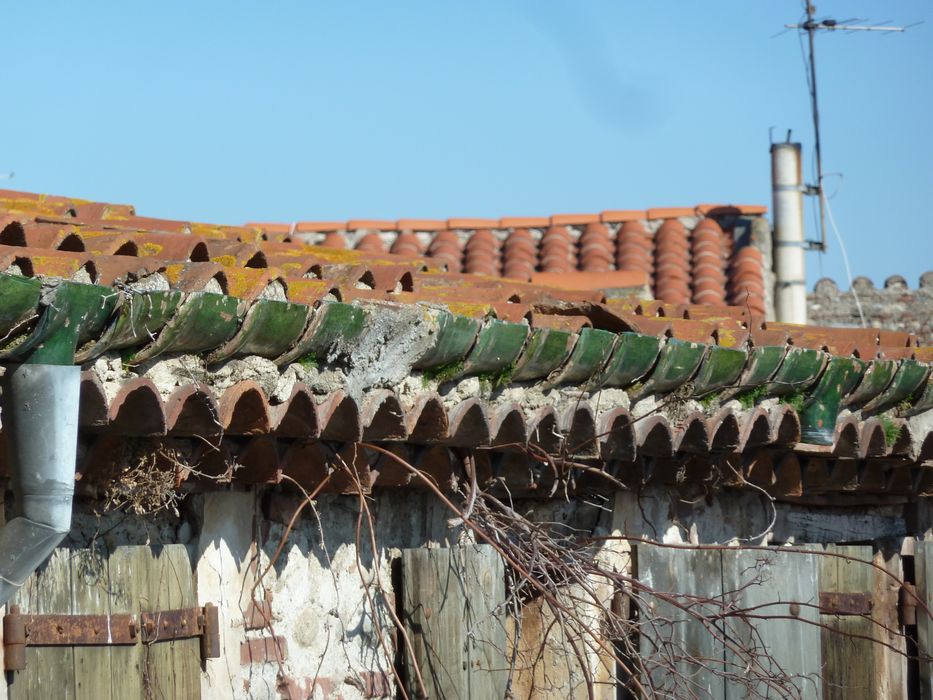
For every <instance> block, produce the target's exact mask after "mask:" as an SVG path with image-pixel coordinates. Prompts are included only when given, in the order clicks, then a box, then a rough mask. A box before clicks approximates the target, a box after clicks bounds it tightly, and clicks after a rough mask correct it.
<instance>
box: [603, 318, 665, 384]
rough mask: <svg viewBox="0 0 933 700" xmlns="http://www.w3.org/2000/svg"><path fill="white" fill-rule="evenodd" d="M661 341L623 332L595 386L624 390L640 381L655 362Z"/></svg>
mask: <svg viewBox="0 0 933 700" xmlns="http://www.w3.org/2000/svg"><path fill="white" fill-rule="evenodd" d="M661 343H662V340H661V339H660V338H658V337H656V336H653V335H643V334H641V333H632V332H631V331H623V332H622V333H619V334H618V338H617V341H616V345H615V349H614V351H613V354H612V357H611V358H610V359H609V362H608V363H607V364H606V367H605V369H604V370H603V372H602V374H601V375H600V378H599V379H598V380H597V381H596V386H608V387H618V388H620V389H625V388H627V387H629V386H631V385H632V384H634V383H635V382H637V381H640V380H641V379H642V378H643V377H644V376H645V375H646V374H648V372H650V371H651V368H652V367H654V364H655V362H657V359H658V355H659V354H660V352H661Z"/></svg>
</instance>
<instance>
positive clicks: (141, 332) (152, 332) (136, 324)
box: [75, 290, 184, 362]
mask: <svg viewBox="0 0 933 700" xmlns="http://www.w3.org/2000/svg"><path fill="white" fill-rule="evenodd" d="M183 298H184V294H182V293H181V292H177V291H174V290H166V291H149V292H145V293H140V294H126V295H124V296H123V298H122V300H121V302H120V304H119V306H118V307H117V313H116V318H115V319H114V320H113V321H112V322H111V323H110V325H108V326H107V328H106V329H105V330H104V332H103V333H102V334H101V336H100V338H99V339H98V340H96V341H94V342H91V343H88V345H87V346H86V347H84V348H81V349H79V351H78V352H77V353H76V354H75V361H77V362H86V361H87V360H92V359H94V358H95V357H99V356H100V355H102V354H104V353H105V352H107V351H109V350H122V349H124V348H130V347H133V346H137V345H143V344H146V343H149V342H151V341H152V339H153V338H155V337H156V336H157V335H158V334H159V332H160V331H161V330H162V329H163V328H164V327H165V325H166V324H167V323H168V322H169V321H170V320H171V319H172V317H173V316H174V314H175V311H176V310H177V309H178V306H179V305H180V304H181V302H182V299H183Z"/></svg>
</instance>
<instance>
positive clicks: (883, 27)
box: [784, 0, 919, 253]
mask: <svg viewBox="0 0 933 700" xmlns="http://www.w3.org/2000/svg"><path fill="white" fill-rule="evenodd" d="M805 2H806V6H807V18H806V20H805V21H803V22H801V23H799V24H785V25H784V28H785V29H798V30H800V31H803V32H806V33H807V40H808V42H809V45H810V57H809V60H808V61H807V63H808V66H807V67H808V75H807V82H808V83H809V91H810V111H811V112H812V114H813V141H814V152H815V160H816V184H815V185H807V186H806V189H805V191H804V193H805V194H808V195H811V196H814V195H815V196H816V197H817V198H818V200H819V211H820V240H818V241H808V243H809V244H810V250H817V251H819V252H821V253H825V252H826V204H825V201H824V189H823V153H822V150H821V147H820V110H819V104H818V102H817V97H816V58H815V52H814V41H813V37H814V36H815V35H816V33H817V32H904V31H906V30H907V29H909V28H910V27H913V26H916V25H914V24H911V25H908V26H906V27H891V26H888V24H889V23H888V22H883V23H882V24H875V25H869V24H853V22H862V21H864V20H861V19H858V18H854V17H853V18H852V19H846V20H842V21H838V20H835V19H831V18H828V17H827V18H825V19H816V18H815V17H814V16H813V15H814V14H815V13H816V7H815V6H814V5H813V3H812V2H810V1H809V0H805ZM917 24H919V22H918V23H917Z"/></svg>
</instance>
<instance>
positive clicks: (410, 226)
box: [395, 219, 447, 231]
mask: <svg viewBox="0 0 933 700" xmlns="http://www.w3.org/2000/svg"><path fill="white" fill-rule="evenodd" d="M395 228H396V229H398V230H399V231H404V230H411V231H443V230H444V229H446V228H447V222H446V221H440V220H438V219H399V220H398V221H396V222H395Z"/></svg>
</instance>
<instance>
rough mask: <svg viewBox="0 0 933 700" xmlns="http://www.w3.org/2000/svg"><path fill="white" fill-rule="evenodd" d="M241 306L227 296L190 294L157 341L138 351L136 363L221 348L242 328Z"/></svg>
mask: <svg viewBox="0 0 933 700" xmlns="http://www.w3.org/2000/svg"><path fill="white" fill-rule="evenodd" d="M238 306H239V300H238V299H237V298H236V297H231V296H226V295H224V294H211V293H208V292H193V293H191V294H189V295H188V296H187V298H186V299H185V300H184V301H183V302H182V303H181V304H180V305H179V306H178V308H177V310H176V311H175V315H174V316H173V317H172V318H171V319H170V320H169V321H168V323H166V324H165V326H164V327H163V328H162V330H161V332H160V333H159V334H158V336H157V337H156V339H155V340H154V341H153V342H152V343H150V344H148V345H146V346H144V347H143V348H142V349H141V350H139V351H138V352H136V354H135V355H134V356H133V361H134V362H141V361H143V360H148V359H150V358H152V357H155V356H156V355H160V354H162V353H165V352H203V351H204V350H212V349H214V348H216V347H218V346H220V345H222V344H223V343H225V342H227V340H229V339H230V338H231V337H232V336H233V334H234V333H236V331H237V328H238V327H239V325H240V319H239V316H238V313H239V311H238Z"/></svg>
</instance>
